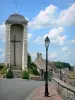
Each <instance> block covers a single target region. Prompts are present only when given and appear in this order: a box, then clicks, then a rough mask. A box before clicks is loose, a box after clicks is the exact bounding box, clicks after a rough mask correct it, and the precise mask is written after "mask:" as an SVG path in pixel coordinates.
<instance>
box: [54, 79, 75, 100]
mask: <svg viewBox="0 0 75 100" xmlns="http://www.w3.org/2000/svg"><path fill="white" fill-rule="evenodd" d="M53 82H54V84H55V86H56V89H57V91H58V93H59V95H60V96H61V97H62V98H63V100H75V87H74V86H71V85H69V84H67V83H65V82H63V81H61V80H59V79H57V78H53Z"/></svg>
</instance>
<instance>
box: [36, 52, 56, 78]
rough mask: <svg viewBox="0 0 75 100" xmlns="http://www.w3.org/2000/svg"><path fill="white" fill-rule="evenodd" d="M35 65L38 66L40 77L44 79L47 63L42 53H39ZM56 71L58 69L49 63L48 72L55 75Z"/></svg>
mask: <svg viewBox="0 0 75 100" xmlns="http://www.w3.org/2000/svg"><path fill="white" fill-rule="evenodd" d="M34 63H35V65H36V66H37V70H38V71H39V73H40V75H41V76H43V77H44V72H45V71H46V61H45V60H44V59H43V57H42V53H39V52H38V53H37V58H36V59H35V60H34ZM56 70H57V69H56V67H55V66H54V65H53V64H52V63H51V62H48V72H52V73H53V74H55V73H56Z"/></svg>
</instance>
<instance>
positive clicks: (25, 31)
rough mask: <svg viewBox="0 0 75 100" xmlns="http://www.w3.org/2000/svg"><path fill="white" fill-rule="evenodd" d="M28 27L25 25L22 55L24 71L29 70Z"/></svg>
mask: <svg viewBox="0 0 75 100" xmlns="http://www.w3.org/2000/svg"><path fill="white" fill-rule="evenodd" d="M27 39H28V37H27V25H24V30H23V53H22V70H25V69H26V68H27V44H28V43H27Z"/></svg>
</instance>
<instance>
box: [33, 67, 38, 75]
mask: <svg viewBox="0 0 75 100" xmlns="http://www.w3.org/2000/svg"><path fill="white" fill-rule="evenodd" d="M33 73H34V75H39V72H38V70H37V68H36V67H33Z"/></svg>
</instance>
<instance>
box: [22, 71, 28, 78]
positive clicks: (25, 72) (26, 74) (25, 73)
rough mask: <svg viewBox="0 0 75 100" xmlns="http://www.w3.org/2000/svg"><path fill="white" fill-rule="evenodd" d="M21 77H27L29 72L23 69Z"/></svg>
mask: <svg viewBox="0 0 75 100" xmlns="http://www.w3.org/2000/svg"><path fill="white" fill-rule="evenodd" d="M22 78H23V79H29V73H28V72H27V71H26V70H25V71H24V72H23V75H22Z"/></svg>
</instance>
